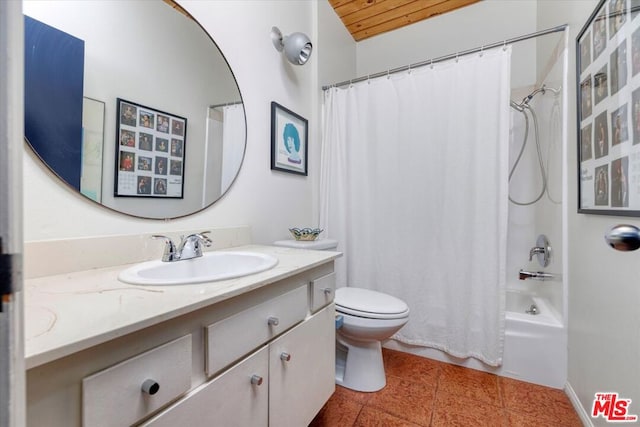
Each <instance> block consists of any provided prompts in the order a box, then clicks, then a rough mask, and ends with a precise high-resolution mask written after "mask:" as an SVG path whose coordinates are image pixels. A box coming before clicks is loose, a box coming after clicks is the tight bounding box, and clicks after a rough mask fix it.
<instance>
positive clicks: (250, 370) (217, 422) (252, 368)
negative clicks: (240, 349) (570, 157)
mask: <svg viewBox="0 0 640 427" xmlns="http://www.w3.org/2000/svg"><path fill="white" fill-rule="evenodd" d="M268 405H269V347H268V346H264V347H263V348H261V349H260V350H258V351H256V352H255V353H253V354H252V355H251V356H249V357H247V358H246V359H244V360H243V361H241V362H240V363H238V364H236V365H234V366H232V367H231V368H229V369H228V370H226V371H224V372H223V373H222V374H220V375H218V376H217V377H215V378H214V379H213V380H211V381H209V382H208V383H206V384H203V385H201V386H200V387H198V388H196V389H194V390H193V391H191V392H189V394H187V395H186V396H185V397H184V398H183V399H180V400H179V401H178V402H176V403H175V404H173V405H171V406H170V407H169V408H168V409H166V410H165V411H162V412H160V413H159V414H157V415H154V416H153V418H151V419H150V420H148V421H147V422H145V423H143V424H141V425H140V427H183V426H184V427H212V426H222V425H224V426H229V427H230V426H237V427H245V426H247V427H248V426H251V427H266V426H267V422H268V414H269V412H268V411H269V409H268Z"/></svg>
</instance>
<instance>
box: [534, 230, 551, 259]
mask: <svg viewBox="0 0 640 427" xmlns="http://www.w3.org/2000/svg"><path fill="white" fill-rule="evenodd" d="M534 255H537V257H538V263H540V265H541V266H543V267H547V266H548V265H549V263H550V262H551V246H550V245H549V239H547V236H545V235H544V234H541V235H539V236H538V240H537V241H536V247H534V248H531V250H530V251H529V261H533V256H534Z"/></svg>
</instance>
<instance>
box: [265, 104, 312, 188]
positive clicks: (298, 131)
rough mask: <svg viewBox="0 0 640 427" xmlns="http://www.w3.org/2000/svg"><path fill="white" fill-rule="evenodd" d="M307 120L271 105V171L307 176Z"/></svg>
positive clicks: (280, 106)
mask: <svg viewBox="0 0 640 427" xmlns="http://www.w3.org/2000/svg"><path fill="white" fill-rule="evenodd" d="M308 136H309V129H308V122H307V119H305V118H303V117H301V116H299V115H297V114H296V113H294V112H293V111H291V110H288V109H286V108H285V107H283V106H282V105H280V104H278V103H276V102H272V103H271V169H273V170H279V171H283V172H289V173H295V174H300V175H305V176H306V175H307V148H308Z"/></svg>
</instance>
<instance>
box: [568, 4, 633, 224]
mask: <svg viewBox="0 0 640 427" xmlns="http://www.w3.org/2000/svg"><path fill="white" fill-rule="evenodd" d="M639 15H640V0H601V1H600V3H599V4H598V6H597V7H596V9H595V10H594V12H593V14H592V15H591V17H590V18H589V20H588V22H587V24H586V25H585V27H584V28H583V29H582V31H581V32H580V34H579V35H578V37H577V40H576V65H577V76H578V78H577V81H578V105H577V107H578V123H579V129H578V162H579V165H578V171H579V178H578V212H580V213H591V214H605V215H626V216H640V16H639Z"/></svg>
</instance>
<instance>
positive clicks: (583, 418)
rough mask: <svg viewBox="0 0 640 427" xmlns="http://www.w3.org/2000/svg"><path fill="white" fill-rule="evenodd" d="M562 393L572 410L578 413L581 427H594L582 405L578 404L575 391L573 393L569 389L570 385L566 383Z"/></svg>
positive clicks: (570, 388)
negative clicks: (565, 395)
mask: <svg viewBox="0 0 640 427" xmlns="http://www.w3.org/2000/svg"><path fill="white" fill-rule="evenodd" d="M564 392H565V393H566V394H567V397H569V400H570V401H571V404H572V405H573V408H574V409H575V410H576V412H577V413H578V416H579V417H580V421H582V425H584V426H585V427H594V426H593V422H592V421H591V417H590V416H589V413H588V412H587V411H586V410H585V409H584V407H583V406H582V403H580V399H578V395H577V394H576V392H575V391H573V387H571V384H569V383H568V382H567V384H566V385H565V386H564Z"/></svg>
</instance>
